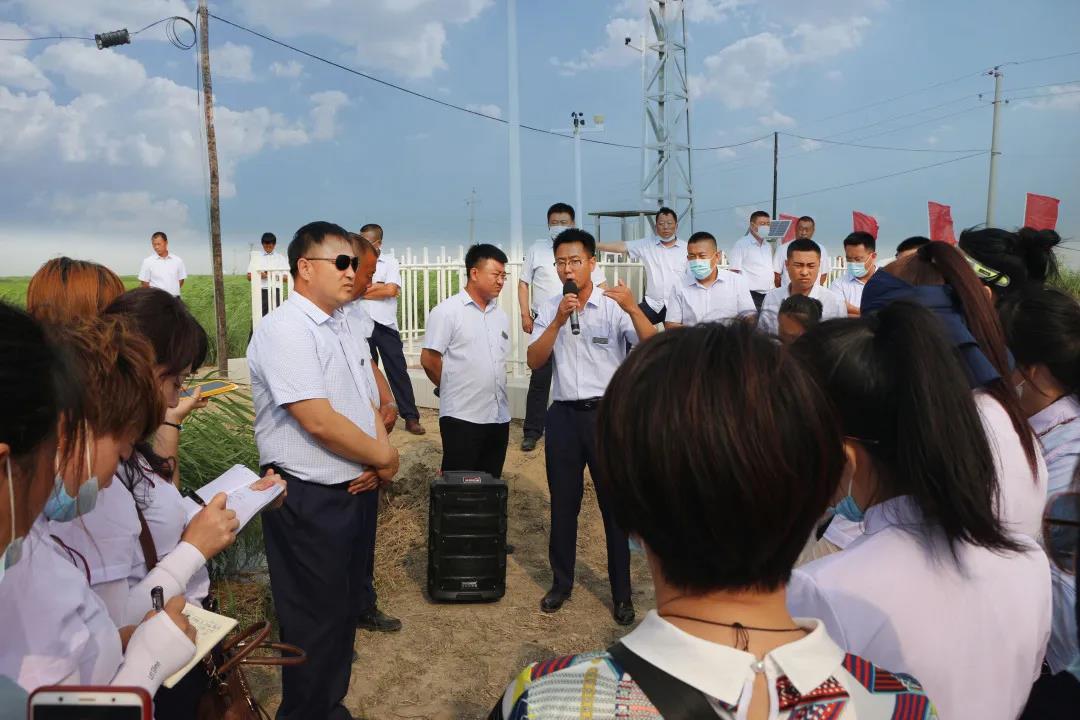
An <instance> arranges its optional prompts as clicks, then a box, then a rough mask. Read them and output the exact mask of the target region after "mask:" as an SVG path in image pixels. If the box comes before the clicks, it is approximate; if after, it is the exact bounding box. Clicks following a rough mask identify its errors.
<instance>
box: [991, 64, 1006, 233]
mask: <svg viewBox="0 0 1080 720" xmlns="http://www.w3.org/2000/svg"><path fill="white" fill-rule="evenodd" d="M987 74H988V75H993V76H994V124H993V129H991V131H990V181H989V185H988V187H987V189H986V226H987V227H992V226H993V225H994V203H996V202H997V161H998V156H999V155H1001V152H1000V151H999V150H998V118H999V116H1000V113H1001V78H1002V77H1004V75H1005V73H1003V72H1001V66H1000V65H997V66H995V67H994V69H993V70H990V71H988V72H987Z"/></svg>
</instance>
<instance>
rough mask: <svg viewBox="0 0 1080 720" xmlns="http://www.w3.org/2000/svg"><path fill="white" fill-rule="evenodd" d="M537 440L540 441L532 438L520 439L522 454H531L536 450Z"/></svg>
mask: <svg viewBox="0 0 1080 720" xmlns="http://www.w3.org/2000/svg"><path fill="white" fill-rule="evenodd" d="M539 440H540V438H534V437H524V438H522V439H521V451H522V452H532V451H533V450H535V449H536V443H537V442H538V441H539Z"/></svg>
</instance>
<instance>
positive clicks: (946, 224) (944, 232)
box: [926, 201, 956, 245]
mask: <svg viewBox="0 0 1080 720" xmlns="http://www.w3.org/2000/svg"><path fill="white" fill-rule="evenodd" d="M926 207H927V211H928V212H929V214H930V239H931V240H937V241H939V242H946V243H949V244H950V245H955V244H956V234H955V233H954V232H953V222H952V208H951V207H949V206H948V205H942V204H941V203H936V202H932V201H931V202H927V203H926Z"/></svg>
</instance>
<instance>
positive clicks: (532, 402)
mask: <svg viewBox="0 0 1080 720" xmlns="http://www.w3.org/2000/svg"><path fill="white" fill-rule="evenodd" d="M551 357H555V354H554V353H552V356H551ZM553 368H554V365H553V364H552V359H551V358H548V361H547V362H546V363H544V365H543V367H541V368H540V369H539V370H533V371H532V375H531V376H530V377H529V394H528V395H526V396H525V422H524V423H523V426H524V427H523V430H524V431H523V433H522V434H523V435H524V436H525V437H531V438H536V439H538V440H539V439H540V438H541V437H542V436H543V435H544V417H545V416H546V415H547V409H548V397H550V395H551V371H552V369H553Z"/></svg>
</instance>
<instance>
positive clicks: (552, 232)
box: [548, 225, 570, 242]
mask: <svg viewBox="0 0 1080 720" xmlns="http://www.w3.org/2000/svg"><path fill="white" fill-rule="evenodd" d="M569 229H570V226H569V225H549V226H548V237H550V238H551V242H555V238H557V237H559V236H560V235H562V234H563V233H564V232H566V231H567V230H569Z"/></svg>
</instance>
